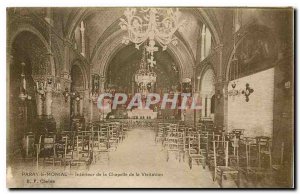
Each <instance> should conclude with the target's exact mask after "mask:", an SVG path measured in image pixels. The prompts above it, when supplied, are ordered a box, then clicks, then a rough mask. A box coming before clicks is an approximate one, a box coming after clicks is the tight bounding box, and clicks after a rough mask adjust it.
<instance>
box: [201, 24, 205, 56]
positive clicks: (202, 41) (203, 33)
mask: <svg viewBox="0 0 300 194" xmlns="http://www.w3.org/2000/svg"><path fill="white" fill-rule="evenodd" d="M204 45H205V25H204V24H203V25H202V32H201V59H200V61H202V60H203V59H204V58H205V48H204Z"/></svg>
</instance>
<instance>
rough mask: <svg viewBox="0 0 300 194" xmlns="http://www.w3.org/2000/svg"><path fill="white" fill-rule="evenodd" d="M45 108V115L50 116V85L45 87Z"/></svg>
mask: <svg viewBox="0 0 300 194" xmlns="http://www.w3.org/2000/svg"><path fill="white" fill-rule="evenodd" d="M45 95H46V100H45V103H46V107H45V115H47V116H50V115H52V87H51V86H50V85H46V94H45Z"/></svg>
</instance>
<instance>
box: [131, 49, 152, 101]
mask: <svg viewBox="0 0 300 194" xmlns="http://www.w3.org/2000/svg"><path fill="white" fill-rule="evenodd" d="M148 62H149V60H148ZM148 62H147V61H146V49H144V52H143V55H142V59H141V61H140V64H139V69H138V70H137V72H136V73H135V77H134V78H135V82H136V83H137V85H138V87H139V92H141V93H142V94H143V95H145V94H146V93H148V90H149V87H150V88H151V87H153V86H154V84H155V82H156V77H157V75H156V73H155V72H154V71H153V70H152V68H151V66H150V64H148Z"/></svg>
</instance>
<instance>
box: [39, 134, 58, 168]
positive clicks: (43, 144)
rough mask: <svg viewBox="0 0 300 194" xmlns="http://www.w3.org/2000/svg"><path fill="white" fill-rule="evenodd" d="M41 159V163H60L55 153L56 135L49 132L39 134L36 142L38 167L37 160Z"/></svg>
mask: <svg viewBox="0 0 300 194" xmlns="http://www.w3.org/2000/svg"><path fill="white" fill-rule="evenodd" d="M41 159H42V160H43V165H45V164H47V163H50V164H52V165H53V166H54V165H55V164H56V163H59V164H60V165H61V159H59V158H58V157H57V153H56V135H55V134H52V133H49V134H44V135H41V136H40V138H39V142H38V144H36V165H37V169H39V162H40V160H41Z"/></svg>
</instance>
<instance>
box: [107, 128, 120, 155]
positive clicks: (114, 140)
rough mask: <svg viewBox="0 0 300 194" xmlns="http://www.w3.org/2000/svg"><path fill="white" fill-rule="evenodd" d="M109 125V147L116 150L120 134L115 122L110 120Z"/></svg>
mask: <svg viewBox="0 0 300 194" xmlns="http://www.w3.org/2000/svg"><path fill="white" fill-rule="evenodd" d="M108 127H109V140H108V144H109V149H112V150H116V149H117V148H118V144H119V141H120V134H119V128H118V127H119V125H118V124H117V123H115V122H111V123H109V125H108Z"/></svg>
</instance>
